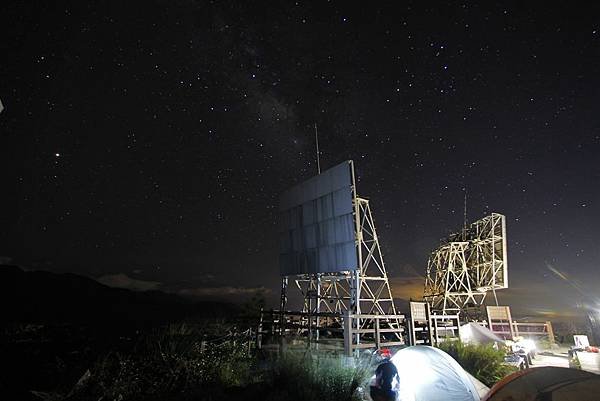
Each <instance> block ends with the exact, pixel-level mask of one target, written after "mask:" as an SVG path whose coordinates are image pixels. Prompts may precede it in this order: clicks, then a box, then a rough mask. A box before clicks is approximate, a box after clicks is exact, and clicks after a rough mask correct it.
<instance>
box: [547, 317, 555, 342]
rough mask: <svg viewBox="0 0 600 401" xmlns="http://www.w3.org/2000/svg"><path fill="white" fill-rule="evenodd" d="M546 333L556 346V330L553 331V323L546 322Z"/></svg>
mask: <svg viewBox="0 0 600 401" xmlns="http://www.w3.org/2000/svg"><path fill="white" fill-rule="evenodd" d="M546 332H547V333H548V340H550V344H554V329H552V322H551V321H547V322H546Z"/></svg>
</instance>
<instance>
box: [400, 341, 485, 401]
mask: <svg viewBox="0 0 600 401" xmlns="http://www.w3.org/2000/svg"><path fill="white" fill-rule="evenodd" d="M391 361H392V363H393V364H394V365H395V366H396V368H397V369H398V376H399V379H400V380H399V383H397V385H396V390H397V391H398V397H397V400H398V401H479V400H480V397H479V395H478V393H477V389H476V388H475V386H474V385H473V383H472V381H471V379H470V375H469V374H468V373H467V372H465V370H464V369H463V368H462V367H461V366H460V365H459V364H458V362H456V361H455V360H454V359H453V358H452V357H451V356H450V355H448V354H446V353H445V352H444V351H442V350H440V349H438V348H434V347H429V346H425V345H416V346H413V347H407V348H404V349H401V350H400V351H398V352H397V353H396V354H395V355H394V356H393V357H392V359H391Z"/></svg>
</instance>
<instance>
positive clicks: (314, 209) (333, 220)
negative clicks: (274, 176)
mask: <svg viewBox="0 0 600 401" xmlns="http://www.w3.org/2000/svg"><path fill="white" fill-rule="evenodd" d="M279 212H280V221H279V234H280V245H281V246H280V252H279V267H280V272H281V275H283V276H290V275H297V274H308V273H333V272H340V271H348V270H356V269H357V266H358V259H357V255H356V244H355V242H356V241H355V237H356V235H355V232H354V216H353V215H352V212H353V208H352V162H351V161H345V162H343V163H341V164H339V165H337V166H335V167H333V168H331V169H329V170H327V171H324V172H323V173H321V174H320V175H317V176H315V177H312V178H310V179H309V180H307V181H305V182H303V183H301V184H299V185H296V186H295V187H293V188H291V189H289V190H287V191H286V192H284V193H283V194H282V195H281V199H280V205H279Z"/></svg>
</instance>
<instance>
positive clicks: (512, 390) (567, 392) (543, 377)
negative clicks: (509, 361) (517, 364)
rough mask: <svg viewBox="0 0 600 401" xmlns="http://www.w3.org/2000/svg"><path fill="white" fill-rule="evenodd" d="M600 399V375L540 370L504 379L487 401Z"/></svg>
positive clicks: (519, 373)
mask: <svg viewBox="0 0 600 401" xmlns="http://www.w3.org/2000/svg"><path fill="white" fill-rule="evenodd" d="M598 399H600V376H599V375H595V374H593V373H589V372H585V371H583V370H578V369H568V368H558V367H549V366H546V367H540V368H531V369H526V370H522V371H520V372H516V373H513V374H512V375H510V376H507V377H505V378H504V379H502V380H501V381H499V382H498V383H496V384H495V385H494V387H492V389H491V390H490V392H489V393H488V395H487V397H486V398H485V401H594V400H598Z"/></svg>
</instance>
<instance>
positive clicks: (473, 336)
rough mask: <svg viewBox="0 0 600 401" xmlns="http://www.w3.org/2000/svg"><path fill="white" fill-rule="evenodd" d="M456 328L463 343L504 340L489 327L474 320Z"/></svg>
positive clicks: (485, 342)
mask: <svg viewBox="0 0 600 401" xmlns="http://www.w3.org/2000/svg"><path fill="white" fill-rule="evenodd" d="M458 330H459V334H460V341H462V342H463V343H465V344H493V343H497V344H504V340H503V339H502V338H500V337H499V336H498V335H496V334H494V333H493V332H492V331H491V330H490V329H488V328H487V327H484V326H482V325H480V324H477V323H474V322H470V323H465V324H463V325H462V326H460V328H459V329H458Z"/></svg>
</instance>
